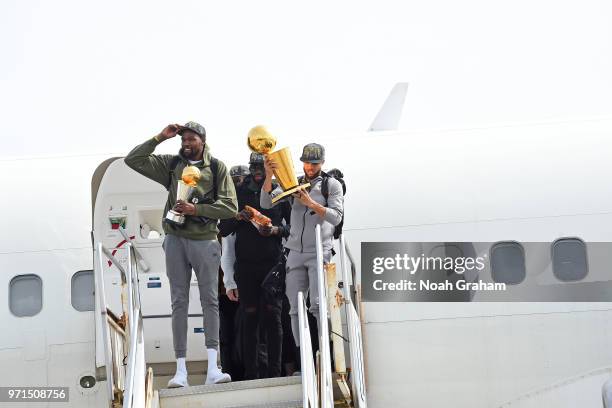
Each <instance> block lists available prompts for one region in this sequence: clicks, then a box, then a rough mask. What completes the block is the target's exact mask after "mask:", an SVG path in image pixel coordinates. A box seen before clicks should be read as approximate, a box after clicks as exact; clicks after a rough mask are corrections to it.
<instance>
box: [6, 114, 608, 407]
mask: <svg viewBox="0 0 612 408" xmlns="http://www.w3.org/2000/svg"><path fill="white" fill-rule="evenodd" d="M611 134H612V118H599V119H591V120H576V121H566V122H546V123H531V124H524V125H523V124H519V125H509V126H499V127H483V128H473V129H466V130H440V131H413V132H375V133H367V134H364V135H361V136H357V137H321V138H320V139H318V140H304V141H296V142H292V145H291V148H292V151H293V154H294V163H295V165H296V170H298V171H300V170H301V169H300V168H298V167H299V166H300V162H299V161H297V154H298V153H299V150H301V146H302V145H303V144H305V143H307V142H311V141H317V142H320V143H322V144H323V145H324V146H325V147H326V159H327V160H326V163H325V165H324V168H332V167H337V168H339V169H341V170H342V171H343V172H344V175H345V181H346V184H347V195H346V197H345V226H344V233H345V237H346V240H347V243H348V245H349V247H350V249H351V252H352V253H353V255H354V256H355V259H356V262H357V265H356V267H357V276H358V282H359V281H360V279H359V276H360V272H361V265H360V264H359V263H360V261H359V260H360V254H361V243H362V242H377V241H381V242H387V241H390V242H393V241H397V242H456V241H457V242H458V241H469V242H499V241H518V242H545V243H551V242H553V241H555V240H557V239H559V238H564V237H577V238H580V239H581V240H583V241H584V242H586V243H587V245H588V243H589V242H609V241H612V239H611V238H612V233H611V232H610V229H609V228H608V227H607V226H609V225H612V187H611V186H610V184H609V183H607V182H606V181H607V180H606V179H605V176H606V175H608V174H612V161H611V160H609V154H608V152H609V151H610V150H612V149H610V148H611V147H612V146H611V145H612V141H611V140H612V139H610V135H611ZM145 138H146V136H145V137H143V138H142V140H140V139H134V145H135V144H137V143H141V142H142V141H144V139H145ZM210 139H211V140H214V139H213V138H212V137H211V138H210ZM314 139H316V137H315V138H314ZM243 146H244V141H243V140H242V139H241V140H239V141H235V142H232V143H231V144H230V143H227V144H226V145H224V141H215V142H214V143H213V146H212V149H213V151H212V153H213V155H214V156H215V157H217V158H219V159H221V160H222V161H224V162H225V163H226V165H228V166H231V165H234V164H241V163H244V162H246V161H247V158H248V154H249V152H248V151H246V149H244V148H243ZM279 147H283V146H279ZM104 159H106V158H104V157H97V156H91V157H82V156H78V157H67V158H60V159H58V158H39V159H30V160H5V161H0V169H1V170H2V174H4V175H5V176H3V183H4V185H5V191H7V192H8V194H7V196H6V198H5V200H3V204H2V208H3V210H4V211H2V212H1V213H2V214H3V216H4V217H5V219H4V221H3V222H4V225H6V228H5V234H3V237H2V238H1V242H2V245H1V246H0V266H1V268H2V270H3V271H4V272H3V273H2V274H1V275H0V287H2V288H4V289H3V292H4V295H3V296H6V297H7V298H8V301H6V302H4V306H2V307H0V322H1V324H2V327H3V328H4V333H3V334H2V335H1V336H0V367H1V368H0V385H2V386H22V387H23V386H43V385H52V386H67V387H70V404H68V405H66V406H74V407H85V406H89V407H103V406H106V405H105V404H106V401H107V395H106V387H105V384H104V381H98V382H97V383H96V385H95V386H94V387H93V388H89V389H87V388H83V387H82V386H81V385H80V384H79V381H80V379H81V378H83V377H85V376H94V377H95V376H96V371H98V374H99V373H100V368H99V367H100V366H102V365H103V361H104V360H103V354H102V349H101V348H100V345H99V338H98V339H97V337H96V336H97V335H99V330H96V322H95V319H94V312H93V311H91V310H86V311H79V310H77V308H75V306H74V304H75V302H74V301H73V296H74V295H75V294H74V293H72V292H73V278H74V275H75V273H77V272H79V271H87V270H93V269H94V268H97V267H98V266H97V265H96V264H95V263H94V257H93V255H92V236H91V235H90V231H93V241H94V242H102V243H103V244H104V245H105V246H106V247H108V248H116V247H119V249H118V251H117V252H116V255H117V257H118V258H119V259H122V257H123V256H124V255H122V254H124V251H123V250H122V249H121V248H122V247H123V245H122V241H123V237H122V236H121V235H120V233H119V231H118V230H116V229H113V227H112V225H111V222H110V218H113V219H115V220H116V219H123V218H124V219H125V228H126V230H127V232H128V234H129V235H130V236H133V237H134V239H133V242H134V245H135V246H136V247H137V248H138V249H139V250H140V252H141V253H142V254H143V255H144V258H145V260H146V262H147V264H148V265H149V266H150V270H149V271H148V272H146V273H142V274H141V275H140V280H141V287H140V290H141V295H142V298H141V301H142V308H143V310H142V311H143V315H144V330H145V350H146V356H147V362H148V363H158V362H172V361H174V354H173V349H172V335H171V329H170V319H169V315H170V300H169V291H168V281H167V278H166V276H165V267H164V258H163V251H162V249H161V243H162V241H163V236H160V237H159V238H155V237H154V236H153V235H151V236H143V234H144V233H143V232H142V228H141V227H142V226H143V225H145V224H146V225H148V227H149V229H153V230H156V231H158V232H160V233H162V231H161V217H162V216H163V214H162V211H163V208H164V204H165V200H166V191H165V190H164V188H163V187H162V186H160V185H158V184H156V183H154V182H152V181H150V180H147V179H145V178H144V177H142V176H140V175H138V174H137V173H135V172H133V171H132V170H130V169H129V168H127V166H125V164H124V163H123V160H121V159H117V160H114V161H109V162H108V163H107V164H108V166H105V168H104V171H100V172H99V175H100V177H98V178H94V186H95V187H96V188H95V189H94V195H93V196H92V201H93V210H92V206H91V203H89V202H88V201H87V197H88V196H89V194H90V193H89V192H88V187H89V183H90V180H91V175H92V174H93V173H94V170H95V169H96V168H97V167H98V164H100V163H101V162H102V161H103V160H104ZM8 174H10V175H11V176H10V177H9V176H7V175H8ZM13 175H15V176H13ZM98 182H99V183H98ZM92 219H93V222H92ZM92 225H93V227H92ZM145 230H146V231H147V233H148V229H146V228H145ZM145 235H146V234H145ZM547 248H548V247H547ZM483 250H486V249H483ZM545 250H549V248H548V249H545ZM533 255H534V257H535V254H533ZM611 256H612V255H611ZM526 258H527V273H528V274H529V270H530V264H529V262H530V259H532V258H530V254H526ZM534 259H535V258H534ZM590 261H592V262H595V260H590ZM103 268H104V270H103V272H104V277H105V287H106V298H107V302H108V303H109V304H110V308H111V309H112V310H114V311H116V312H119V313H120V312H121V304H120V297H119V288H120V285H119V275H118V272H117V270H116V269H115V268H114V267H113V268H111V267H108V266H107V265H103ZM24 275H26V276H31V275H36V276H37V277H38V278H39V279H40V281H41V282H42V307H41V308H40V311H38V312H37V313H36V314H35V315H33V316H23V317H19V316H16V315H15V314H14V313H13V307H16V308H19V307H21V306H23V305H19V304H18V303H19V300H18V299H13V298H11V293H10V290H12V288H13V286H12V285H11V283H14V282H15V281H14V279H15V278H16V277H19V276H24ZM194 279H195V278H194ZM585 279H592V280H593V281H597V280H605V277H604V278H602V277H594V276H588V277H587V278H585ZM193 283H194V288H193V290H192V291H191V294H190V299H191V302H190V312H189V313H190V315H191V317H190V318H189V335H188V355H187V359H188V360H204V359H205V353H204V347H203V336H204V335H205V334H202V333H201V330H199V328H201V327H202V318H201V310H200V305H199V300H198V293H197V286H196V285H195V280H194V281H193ZM32 296H36V294H35V293H34V294H32ZM92 296H93V295H92ZM11 302H13V303H11ZM362 307H363V308H362V311H363V315H362V320H363V330H364V339H365V343H364V353H365V357H366V358H365V367H366V378H367V390H368V402H369V404H370V406H372V407H386V406H400V407H403V406H406V407H408V406H451V404H452V406H458V407H464V406H465V407H468V406H469V407H496V406H502V405H503V404H506V403H507V404H508V405H507V406H529V405H521V404H523V403H525V401H533V400H534V399H535V398H544V397H542V396H541V394H547V395H549V397H550V398H551V399H550V400H542V401H545V402H542V403H541V404H540V406H552V405H547V404H552V403H551V402H548V401H555V403H558V404H559V405H555V406H584V407H589V406H599V405H594V404H596V403H600V402H601V396H600V394H598V393H596V392H595V393H593V392H592V388H593V387H594V385H593V384H591V383H589V384H588V385H586V382H585V385H584V386H582V385H580V384H581V383H580V384H579V383H578V382H577V380H576V381H574V380H575V379H577V378H583V377H584V378H587V377H588V378H591V377H592V376H591V374H592V373H596V374H593V375H600V374H602V373H603V375H605V374H606V373H609V371H606V370H608V368H610V367H612V348H611V347H610V344H612V330H611V329H610V328H611V327H612V307H610V306H609V304H608V303H605V302H601V303H586V302H582V303H570V302H567V303H552V302H551V303H495V302H467V303H426V302H421V303H417V302H414V303H399V302H395V303H391V302H378V303H370V302H366V303H363V304H362ZM27 308H28V306H27V305H26V309H27ZM598 370H599V371H598ZM589 373H591V374H589ZM564 382H569V383H571V384H572V386H574V387H577V391H576V392H572V395H574V394H576V395H577V396H575V397H573V398H577V399H575V400H570V399H568V398H567V397H566V396H565V394H563V390H565V389H567V387H563V386H557V385H556V384H562V383H564ZM569 383H568V384H569ZM537 390H542V392H540V393H534V394H530V393H531V392H532V391H537ZM536 394H538V395H539V396H536ZM525 404H526V403H525ZM563 404H565V405H563ZM15 406H23V405H17V404H16V405H15Z"/></svg>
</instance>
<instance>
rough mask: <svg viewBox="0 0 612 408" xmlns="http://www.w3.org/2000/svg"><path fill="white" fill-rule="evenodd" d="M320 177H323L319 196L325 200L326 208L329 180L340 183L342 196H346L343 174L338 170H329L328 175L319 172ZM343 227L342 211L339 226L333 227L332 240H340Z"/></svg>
mask: <svg viewBox="0 0 612 408" xmlns="http://www.w3.org/2000/svg"><path fill="white" fill-rule="evenodd" d="M321 176H323V182H322V183H323V184H321V194H323V197H324V198H325V206H326V207H327V198H328V197H329V186H328V184H329V179H330V178H334V179H336V180H338V181H339V182H340V184H341V185H342V195H343V196H344V195H346V184H345V183H344V174H342V172H341V171H340V170H338V169H333V170H330V172H329V173H325V172H324V171H321ZM343 226H344V211H342V220H340V224H338V225H336V226H335V227H334V239H338V238H340V235H342V227H343Z"/></svg>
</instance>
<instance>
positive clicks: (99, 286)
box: [95, 242, 146, 408]
mask: <svg viewBox="0 0 612 408" xmlns="http://www.w3.org/2000/svg"><path fill="white" fill-rule="evenodd" d="M125 249H126V250H127V258H126V267H125V268H124V266H123V265H122V264H121V263H120V262H119V261H118V260H117V258H115V256H114V255H113V254H112V253H111V251H110V250H109V249H108V248H106V247H105V246H104V245H103V244H102V243H101V242H98V244H97V250H98V264H99V267H98V268H97V270H96V283H95V285H96V293H97V296H98V301H99V303H100V311H101V313H102V314H103V315H104V317H107V304H106V295H105V291H104V279H103V274H102V271H103V270H104V259H103V255H104V256H106V258H108V260H109V261H110V262H111V264H112V265H114V266H115V267H116V268H117V270H118V271H119V273H120V274H121V280H122V282H125V283H126V284H127V298H128V301H127V315H128V316H127V324H126V325H127V327H126V329H128V330H125V331H124V335H125V340H126V342H127V343H128V344H129V348H128V353H127V360H128V363H127V367H126V375H125V379H126V381H125V384H124V385H123V389H121V384H115V379H114V376H113V357H112V356H113V350H112V346H111V342H110V334H109V329H108V326H107V323H106V319H103V324H102V335H103V338H104V357H105V361H106V378H107V383H108V391H109V406H113V400H114V397H115V395H114V387H115V386H117V388H118V389H119V391H121V392H122V394H123V407H125V408H133V407H144V401H145V398H146V395H145V390H144V378H145V370H146V364H145V358H144V357H145V356H144V331H143V323H142V313H141V306H140V289H139V285H138V270H137V269H136V272H135V273H134V270H133V265H134V262H133V259H134V257H133V246H132V243H130V242H128V243H127V244H126V247H125ZM117 369H118V370H120V369H122V367H117ZM140 377H142V379H141V378H140Z"/></svg>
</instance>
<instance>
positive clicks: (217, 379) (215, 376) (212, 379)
mask: <svg viewBox="0 0 612 408" xmlns="http://www.w3.org/2000/svg"><path fill="white" fill-rule="evenodd" d="M230 381H232V377H230V375H229V374H227V373H223V372H221V370H219V369H217V370H215V371H209V372H208V374H207V375H206V382H205V383H204V384H206V385H210V384H221V383H227V382H230Z"/></svg>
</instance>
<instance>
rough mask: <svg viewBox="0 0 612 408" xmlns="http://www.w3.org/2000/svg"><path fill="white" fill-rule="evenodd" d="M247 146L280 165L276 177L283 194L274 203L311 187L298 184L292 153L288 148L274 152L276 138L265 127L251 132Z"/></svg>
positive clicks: (307, 184)
mask: <svg viewBox="0 0 612 408" xmlns="http://www.w3.org/2000/svg"><path fill="white" fill-rule="evenodd" d="M247 144H248V145H249V149H251V150H252V151H253V152H255V153H259V154H263V155H266V156H267V157H270V158H271V159H272V160H273V161H274V162H275V163H276V164H278V168H277V169H276V170H274V177H276V180H277V181H278V183H279V184H280V186H281V188H282V189H283V192H282V193H281V194H279V195H277V196H276V197H274V198H272V202H273V203H275V202H277V201H278V200H281V199H283V198H284V197H286V196H288V195H290V194H293V193H295V192H297V191H299V190H304V189H305V188H307V187H310V183H306V184H299V183H298V179H297V177H296V176H295V171H294V170H293V160H292V159H291V151H290V150H289V148H288V147H284V148H282V149H280V150H277V151H275V152H272V149H274V147H275V146H276V138H275V137H274V136H272V135H271V134H270V132H268V129H266V128H265V127H264V126H255V127H254V128H253V129H251V130H250V131H249V136H248V140H247Z"/></svg>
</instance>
